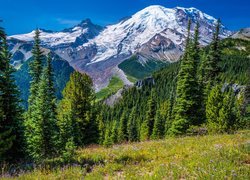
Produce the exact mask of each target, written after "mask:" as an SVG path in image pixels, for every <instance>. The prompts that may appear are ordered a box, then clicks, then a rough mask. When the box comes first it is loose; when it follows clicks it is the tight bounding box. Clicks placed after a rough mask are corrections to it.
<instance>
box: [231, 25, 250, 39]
mask: <svg viewBox="0 0 250 180" xmlns="http://www.w3.org/2000/svg"><path fill="white" fill-rule="evenodd" d="M232 38H234V39H244V40H250V28H245V29H241V30H240V31H238V32H236V33H235V34H233V35H232Z"/></svg>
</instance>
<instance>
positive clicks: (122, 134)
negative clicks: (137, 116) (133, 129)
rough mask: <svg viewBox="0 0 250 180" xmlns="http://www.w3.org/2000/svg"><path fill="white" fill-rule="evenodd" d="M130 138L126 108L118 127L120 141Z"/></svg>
mask: <svg viewBox="0 0 250 180" xmlns="http://www.w3.org/2000/svg"><path fill="white" fill-rule="evenodd" d="M127 140H128V135H127V117H126V110H125V111H123V113H122V115H121V118H120V121H119V127H118V142H119V143H122V142H124V141H127Z"/></svg>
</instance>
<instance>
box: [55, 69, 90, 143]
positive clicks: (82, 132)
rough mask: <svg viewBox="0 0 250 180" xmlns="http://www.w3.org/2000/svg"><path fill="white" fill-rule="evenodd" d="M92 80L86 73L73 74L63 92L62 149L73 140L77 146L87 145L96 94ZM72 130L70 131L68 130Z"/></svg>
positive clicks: (60, 111) (61, 109) (60, 122)
mask: <svg viewBox="0 0 250 180" xmlns="http://www.w3.org/2000/svg"><path fill="white" fill-rule="evenodd" d="M93 93H94V92H93V89H92V80H91V78H90V77H89V76H88V75H87V74H85V73H83V74H82V73H79V72H73V73H72V74H71V76H70V80H69V82H68V83H67V85H66V87H65V88H64V90H63V99H62V100H61V102H60V105H59V108H58V126H59V128H60V134H61V136H62V137H61V141H62V142H61V143H62V145H61V147H65V142H68V141H69V139H71V138H73V140H74V144H75V145H76V146H83V145H85V144H87V143H88V142H87V140H86V138H88V137H89V135H90V134H88V132H89V129H88V128H89V127H90V125H89V123H90V122H92V121H89V120H88V118H87V115H88V113H89V112H90V111H91V107H92V105H91V103H92V102H93V98H94V94H93ZM65 128H66V129H65ZM68 128H69V129H71V130H70V131H68V130H67V129H68Z"/></svg>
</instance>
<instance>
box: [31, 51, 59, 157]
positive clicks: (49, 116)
mask: <svg viewBox="0 0 250 180" xmlns="http://www.w3.org/2000/svg"><path fill="white" fill-rule="evenodd" d="M34 110H35V111H34V114H35V115H36V116H35V117H33V118H34V120H35V123H36V124H35V125H36V126H37V128H38V129H39V132H41V134H37V136H40V137H39V139H40V141H37V144H34V145H35V146H37V150H38V152H31V153H32V154H33V155H32V156H34V158H35V159H37V158H38V159H41V158H44V157H51V156H52V155H55V153H56V147H57V137H58V128H57V124H56V121H57V120H56V98H55V90H54V84H53V69H52V65H51V56H50V54H49V56H48V58H47V66H46V67H45V68H44V71H43V74H42V76H41V80H40V82H39V85H38V94H37V97H36V100H35V103H34Z"/></svg>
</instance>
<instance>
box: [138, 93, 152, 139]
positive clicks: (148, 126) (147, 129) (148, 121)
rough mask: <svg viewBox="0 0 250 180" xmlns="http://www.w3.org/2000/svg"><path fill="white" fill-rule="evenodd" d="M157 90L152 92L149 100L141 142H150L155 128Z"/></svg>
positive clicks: (142, 126) (142, 127) (141, 132)
mask: <svg viewBox="0 0 250 180" xmlns="http://www.w3.org/2000/svg"><path fill="white" fill-rule="evenodd" d="M155 94H156V93H155V89H153V90H152V92H151V96H150V98H149V100H148V104H147V105H148V106H147V108H148V109H147V112H146V117H145V120H144V121H143V122H142V125H141V131H140V140H141V141H143V140H149V139H150V136H151V135H152V132H153V128H154V118H155V114H156V102H155V98H156V96H155Z"/></svg>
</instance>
